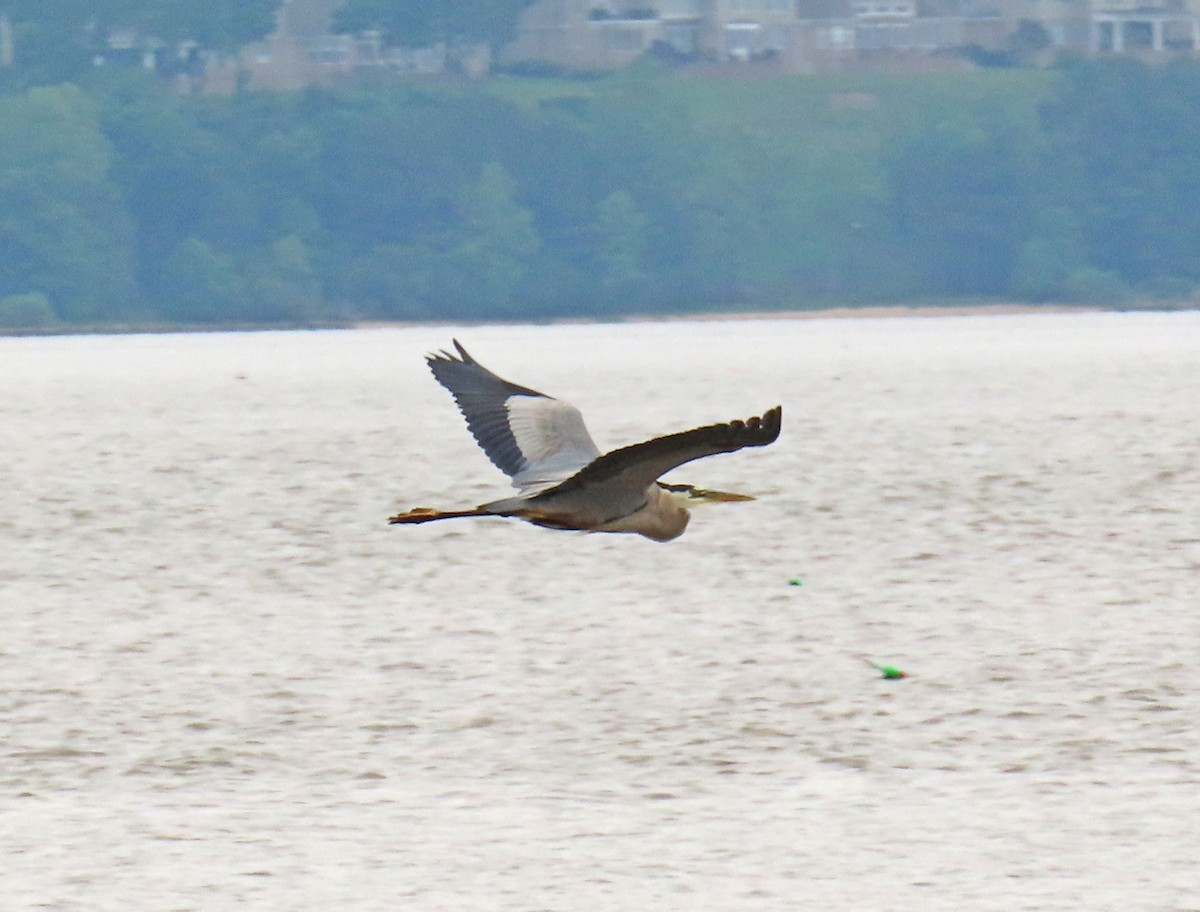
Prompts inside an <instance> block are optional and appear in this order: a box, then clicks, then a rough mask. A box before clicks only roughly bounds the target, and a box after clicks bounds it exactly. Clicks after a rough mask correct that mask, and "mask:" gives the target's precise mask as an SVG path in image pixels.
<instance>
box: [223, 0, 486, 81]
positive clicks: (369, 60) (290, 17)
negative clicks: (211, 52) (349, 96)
mask: <svg viewBox="0 0 1200 912" xmlns="http://www.w3.org/2000/svg"><path fill="white" fill-rule="evenodd" d="M343 3H344V0H282V2H281V3H280V5H279V8H278V9H277V10H276V12H275V30H274V31H273V32H272V33H271V34H270V35H268V36H267V37H266V38H265V39H264V40H263V41H260V42H255V43H254V44H250V45H247V46H246V47H243V48H241V49H240V50H239V51H238V52H237V53H236V54H233V55H227V56H214V57H212V58H211V59H210V60H209V62H208V66H207V67H206V69H205V76H204V87H203V88H204V91H206V92H212V93H229V92H233V91H236V90H238V89H251V90H261V91H288V90H295V89H301V88H304V87H305V86H310V85H336V84H338V83H342V82H345V81H346V80H347V79H349V78H351V77H352V76H353V75H355V74H359V73H362V72H364V71H369V70H386V71H388V72H390V73H397V74H400V75H407V76H441V75H443V74H445V73H450V72H453V73H460V74H463V75H466V76H469V77H473V78H475V77H479V76H483V75H486V74H487V73H488V71H489V70H490V68H491V52H490V50H489V48H488V47H487V46H486V45H479V44H470V45H461V46H453V47H451V46H448V45H446V44H444V43H440V42H439V43H438V44H435V45H432V46H430V47H422V48H405V47H386V46H385V45H384V43H383V36H382V35H381V34H380V33H379V32H374V31H370V32H362V33H360V34H357V35H348V34H342V33H336V32H334V30H333V19H334V14H335V13H337V11H338V9H339V8H341V6H342V5H343Z"/></svg>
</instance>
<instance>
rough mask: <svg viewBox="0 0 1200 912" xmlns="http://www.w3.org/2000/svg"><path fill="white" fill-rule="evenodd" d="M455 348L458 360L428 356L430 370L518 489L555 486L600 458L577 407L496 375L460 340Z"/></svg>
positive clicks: (486, 451)
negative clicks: (469, 351)
mask: <svg viewBox="0 0 1200 912" xmlns="http://www.w3.org/2000/svg"><path fill="white" fill-rule="evenodd" d="M454 347H455V349H457V350H458V357H455V356H454V355H452V354H450V353H449V352H445V351H443V352H440V353H439V354H435V355H429V356H428V358H427V360H428V362H429V369H430V370H431V371H433V376H434V377H436V378H437V381H438V382H439V383H440V384H442V386H444V387H446V389H448V390H449V391H450V393H451V395H453V396H454V401H455V402H456V403H458V408H459V411H461V412H462V413H463V417H464V418H466V419H467V427H468V429H470V431H471V434H472V435H473V436H474V437H475V440H476V441H477V442H478V443H479V446H480V447H481V448H482V449H483V452H484V453H486V454H487V457H488V459H490V460H491V461H492V462H493V463H494V464H495V466H496V468H498V469H499V470H500V471H502V472H504V474H506V475H508V476H510V477H511V478H512V480H513V484H514V485H515V486H516V487H518V488H522V489H525V488H536V487H543V486H545V485H554V484H557V483H558V482H560V481H562V480H563V479H564V478H568V477H570V476H571V474H572V473H574V472H577V471H578V470H579V469H580V468H582V467H583V466H586V465H587V464H588V463H590V462H592V461H593V460H594V459H595V458H596V457H597V456H599V455H600V451H599V450H598V449H597V448H596V444H595V443H593V442H592V437H591V435H590V434H589V433H588V430H587V427H586V426H585V425H584V423H583V416H582V415H580V414H579V409H577V408H575V406H573V405H571V404H570V403H568V402H563V401H562V400H560V399H553V398H551V397H550V396H547V395H545V394H544V393H539V392H538V391H537V390H532V389H529V388H528V387H525V386H520V385H518V384H516V383H511V382H510V381H508V380H505V379H504V378H502V377H498V376H496V375H495V374H493V373H492V372H491V371H490V370H488V369H487V368H486V367H484V366H483V365H482V364H480V363H479V362H478V361H476V360H475V359H474V358H472V357H471V356H470V355H469V354H468V353H467V350H466V349H465V348H463V347H462V345H460V344H459V342H458V340H457V339H455V340H454Z"/></svg>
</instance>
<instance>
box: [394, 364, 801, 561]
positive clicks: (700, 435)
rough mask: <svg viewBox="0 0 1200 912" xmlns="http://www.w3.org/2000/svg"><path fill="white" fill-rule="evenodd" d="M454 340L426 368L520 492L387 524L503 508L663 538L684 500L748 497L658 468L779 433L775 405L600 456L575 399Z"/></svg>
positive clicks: (567, 524)
mask: <svg viewBox="0 0 1200 912" xmlns="http://www.w3.org/2000/svg"><path fill="white" fill-rule="evenodd" d="M454 347H455V348H456V349H457V350H458V357H455V356H454V355H451V354H448V353H446V352H443V353H441V354H438V355H430V356H429V359H428V360H429V366H430V368H431V369H432V371H433V375H434V376H435V377H436V378H437V380H438V381H439V382H440V383H441V384H442V385H443V386H445V387H446V388H447V389H448V390H449V391H450V393H451V394H452V395H453V396H454V399H455V401H456V402H457V403H458V407H459V409H460V410H461V411H462V413H463V415H464V417H465V418H466V419H467V427H468V428H469V429H470V431H471V433H472V434H473V435H474V437H475V439H476V441H478V443H479V445H480V447H482V449H483V451H484V452H485V453H486V454H487V456H488V458H489V459H491V461H492V462H493V463H494V464H495V465H496V466H497V468H499V469H500V470H501V471H503V472H504V473H505V474H507V475H509V476H510V477H511V478H512V481H513V485H514V486H515V487H517V488H518V493H517V495H516V496H514V497H508V498H504V499H502V500H496V501H492V502H491V503H486V504H482V505H481V506H478V507H476V508H474V509H470V510H432V509H429V508H428V507H419V508H417V509H415V510H409V511H407V512H405V513H400V514H397V515H396V516H393V517H392V518H391V519H390V520H389V522H392V523H424V522H432V521H434V520H440V519H455V518H461V517H468V516H509V517H515V518H519V519H524V520H526V521H527V522H531V523H533V524H534V525H538V526H545V527H547V528H552V529H576V530H581V531H586V532H635V533H637V534H639V535H644V536H646V537H647V538H652V539H654V540H655V541H669V540H671V539H672V538H676V537H678V536H679V535H681V534H683V530H684V529H685V528H686V527H687V524H688V518H689V513H688V509H689V507H690V506H694V505H696V504H700V503H714V502H722V501H736V500H753V499H754V498H752V497H748V496H746V495H742V494H727V493H724V492H720V491H703V490H701V489H699V488H694V487H692V486H690V485H668V484H664V483H663V482H660V481H659V480H658V479H659V476H661V475H663V474H664V473H666V472H668V471H670V470H671V469H673V468H675V467H676V466H680V465H683V464H684V463H686V462H691V461H692V460H694V459H701V458H703V457H705V456H712V455H715V454H717V453H731V452H734V451H735V450H740V449H742V448H743V447H755V446H766V445H767V444H768V443H771V442H773V441H774V440H775V439H776V438H777V437H778V436H779V429H780V419H781V415H782V410H781V409H780V407H779V406H776V407H775V408H773V409H770V410H769V411H767V412H765V413H764V414H763V416H762V417H761V418H757V417H756V418H750V419H749V420H747V421H731V422H728V423H725V424H712V425H707V426H705V427H700V428H695V429H694V430H690V431H683V432H681V433H678V434H669V435H667V436H665V437H656V438H654V439H653V440H648V441H646V442H644V443H638V444H634V445H633V446H628V447H623V448H621V449H618V450H613V451H611V452H609V453H605V454H601V453H600V451H599V449H597V447H596V444H595V443H593V442H592V438H591V435H590V434H589V433H588V431H587V427H586V426H585V425H584V423H583V417H582V416H581V415H580V414H579V410H578V409H576V408H575V407H574V406H573V405H570V404H569V403H566V402H563V401H561V400H559V399H552V398H550V397H549V396H546V395H544V394H542V393H539V392H537V391H536V390H531V389H529V388H527V387H523V386H518V385H517V384H515V383H510V382H509V381H507V380H504V379H502V378H501V377H498V376H496V375H495V374H493V373H492V372H491V371H489V370H488V369H487V368H485V367H483V366H482V365H481V364H479V363H478V362H477V361H475V360H474V359H473V358H472V357H471V356H470V355H469V354H467V351H466V349H464V348H463V347H462V346H461V345H459V343H458V341H457V340H455V341H454Z"/></svg>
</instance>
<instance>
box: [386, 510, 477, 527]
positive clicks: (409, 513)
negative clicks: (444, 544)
mask: <svg viewBox="0 0 1200 912" xmlns="http://www.w3.org/2000/svg"><path fill="white" fill-rule="evenodd" d="M490 515H491V514H490V513H488V512H487V511H486V510H434V509H432V508H430V507H417V508H415V509H413V510H406V511H405V512H403V513H397V514H396V515H395V516H392V517H389V518H388V522H389V523H391V524H393V525H394V524H396V523H424V522H433V521H434V520H435V519H460V518H462V517H464V516H490Z"/></svg>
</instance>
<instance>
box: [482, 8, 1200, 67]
mask: <svg viewBox="0 0 1200 912" xmlns="http://www.w3.org/2000/svg"><path fill="white" fill-rule="evenodd" d="M1068 49H1069V50H1077V51H1080V52H1091V53H1129V52H1139V53H1143V54H1145V55H1162V54H1170V53H1179V52H1190V53H1196V52H1200V0H1005V2H1004V3H997V2H995V0H538V2H536V3H534V4H533V5H532V6H530V7H528V8H527V9H526V10H525V12H524V13H523V14H522V18H521V21H520V25H519V28H518V36H517V39H516V40H515V41H514V42H512V43H511V44H510V45H509V46H507V47H506V48H504V49H503V50H502V51H501V54H500V59H501V61H502V62H504V63H508V64H515V63H536V64H543V65H545V64H548V65H552V66H559V67H563V68H566V69H577V70H592V69H611V68H615V67H620V66H624V65H626V64H628V63H630V62H631V61H633V60H635V59H637V58H638V57H640V56H643V55H645V54H648V53H656V54H658V55H660V56H664V57H666V58H668V59H675V60H678V61H694V62H698V63H709V64H713V63H715V64H719V65H731V66H732V65H735V64H741V63H749V62H754V61H769V62H770V63H771V64H772V65H774V66H775V67H777V68H779V69H781V70H783V71H787V72H827V71H839V70H851V69H856V68H892V69H906V68H914V67H916V68H924V67H928V66H955V65H960V66H961V65H963V61H964V60H965V59H966V57H971V56H972V55H975V56H976V57H980V58H982V57H983V56H985V55H991V56H992V58H993V59H996V60H998V61H1000V60H1003V61H1006V62H1017V63H1027V62H1037V61H1038V60H1039V59H1043V58H1047V57H1048V56H1049V55H1052V54H1053V53H1054V52H1055V51H1057V50H1068ZM964 51H965V52H967V53H966V54H965V56H964Z"/></svg>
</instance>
